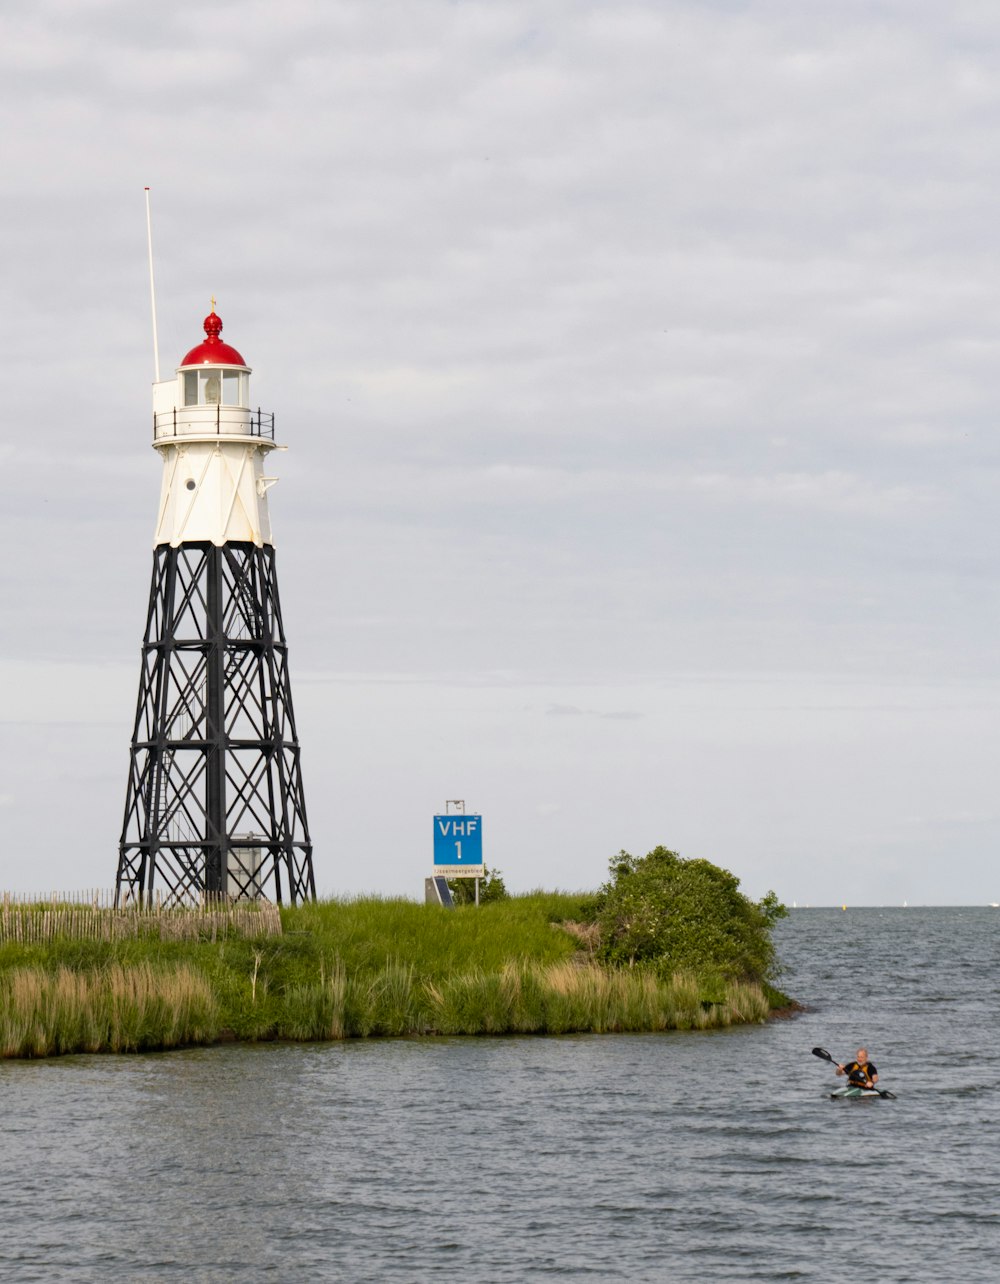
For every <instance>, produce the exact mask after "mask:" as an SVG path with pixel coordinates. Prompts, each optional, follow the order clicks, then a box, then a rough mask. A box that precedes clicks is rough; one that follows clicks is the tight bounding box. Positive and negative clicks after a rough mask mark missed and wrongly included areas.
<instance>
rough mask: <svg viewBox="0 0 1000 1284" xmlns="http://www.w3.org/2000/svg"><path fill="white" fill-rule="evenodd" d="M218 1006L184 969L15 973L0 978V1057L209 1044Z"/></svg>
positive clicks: (200, 978)
mask: <svg viewBox="0 0 1000 1284" xmlns="http://www.w3.org/2000/svg"><path fill="white" fill-rule="evenodd" d="M218 1031H219V1021H218V1004H217V1002H216V999H215V996H214V995H213V993H212V990H211V987H210V986H209V984H208V982H207V981H206V980H205V978H204V977H203V976H201V975H200V974H199V973H198V972H196V971H195V970H194V969H192V968H190V967H184V966H181V967H174V968H163V969H155V968H153V967H151V966H149V965H143V964H140V965H137V966H132V967H128V968H126V967H121V966H118V967H111V968H108V969H106V970H104V971H101V972H97V973H86V972H73V971H71V970H70V969H69V968H59V969H58V970H57V971H56V972H55V973H50V972H44V971H42V970H40V969H37V968H16V969H14V970H12V971H10V972H7V973H5V974H3V975H0V1056H3V1057H44V1056H52V1055H58V1054H60V1053H67V1052H138V1051H141V1050H143V1049H145V1048H175V1047H179V1046H181V1045H182V1044H194V1043H210V1042H212V1041H213V1040H214V1039H215V1038H216V1036H217V1034H218Z"/></svg>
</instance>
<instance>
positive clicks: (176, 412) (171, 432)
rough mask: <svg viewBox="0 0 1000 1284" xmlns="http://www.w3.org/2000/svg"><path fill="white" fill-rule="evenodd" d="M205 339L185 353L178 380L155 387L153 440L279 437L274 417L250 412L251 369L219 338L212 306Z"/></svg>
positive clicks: (217, 318) (218, 323)
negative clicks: (212, 437)
mask: <svg viewBox="0 0 1000 1284" xmlns="http://www.w3.org/2000/svg"><path fill="white" fill-rule="evenodd" d="M204 328H205V338H204V339H203V340H202V341H201V343H199V344H197V345H196V346H195V347H193V348H192V349H191V351H190V352H189V353H188V354H187V355H186V356H185V357H184V359H183V360H182V361H181V363H180V365H179V366H178V367H177V376H176V378H175V379H167V380H164V381H163V382H162V383H157V384H154V385H153V444H154V445H158V444H159V443H160V442H161V441H163V440H167V439H173V438H176V437H179V436H180V437H187V438H191V437H202V436H230V437H232V436H237V437H242V436H250V437H257V438H262V437H263V438H270V439H272V440H273V437H274V420H273V416H271V415H264V414H262V413H261V412H260V411H259V410H258V411H257V412H256V413H252V412H251V410H250V367H249V366H248V365H247V363H246V362H245V361H244V360H243V358H242V356H241V355H240V354H239V353H238V352H237V351H236V349H235V348H234V347H232V346H231V345H230V344H228V343H224V342H223V340H222V339H221V338H220V335H221V333H222V318H221V317H220V316H219V315H218V314H217V313H216V311H215V300H214V299H213V300H212V310H211V312H210V313H209V314H208V316H207V317H206V318H205V321H204Z"/></svg>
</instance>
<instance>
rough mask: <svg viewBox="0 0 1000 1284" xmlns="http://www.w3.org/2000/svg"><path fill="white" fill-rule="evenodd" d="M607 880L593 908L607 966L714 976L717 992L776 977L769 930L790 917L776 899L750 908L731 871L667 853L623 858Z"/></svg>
mask: <svg viewBox="0 0 1000 1284" xmlns="http://www.w3.org/2000/svg"><path fill="white" fill-rule="evenodd" d="M610 873H611V877H610V879H609V880H608V881H607V882H606V883H605V884H604V886H603V887H602V888H601V891H600V893H599V895H598V898H597V904H596V921H597V923H598V925H599V927H600V932H601V938H600V945H599V947H598V957H599V958H600V959H602V960H603V961H604V962H606V963H611V964H615V965H618V966H623V965H626V966H628V965H634V964H637V963H641V964H645V965H648V966H651V967H653V968H654V969H655V970H656V971H657V972H658V973H659V974H660V975H662V976H669V975H670V974H671V973H673V972H676V971H681V970H689V971H690V970H693V971H698V972H702V973H708V974H713V973H714V974H716V975H717V976H718V979H719V985H720V987H721V985H722V984H724V982H726V981H733V980H737V981H756V982H763V981H766V980H768V979H770V978H773V977H774V976H775V974H776V972H777V960H776V957H775V952H774V945H773V942H772V940H771V929H772V927H773V926H774V923H775V922H776V921H777V919H779V918H783V917H784V916H785V915H786V914H787V912H788V911H787V910H786V909H785V907H784V906H783V905H782V904H781V903H780V902H779V901H778V898H777V897H776V896H775V894H774V893H773V892H768V893H767V895H766V896H764V897H763V899H762V900H760V901H752V900H750V899H749V897H747V896H744V895H743V893H742V892H741V891H740V890H739V885H740V883H739V879H738V878H737V877H736V876H735V874H731V873H730V872H729V870H727V869H720V868H719V866H718V865H713V864H712V863H711V862H710V861H707V860H684V859H682V858H681V857H680V856H678V854H677V853H676V852H672V851H668V850H667V848H666V847H656V848H654V849H653V851H651V852H649V853H648V854H647V855H646V856H630V855H629V854H628V852H625V851H622V852H619V853H618V855H617V856H615V857H614V858H613V859H612V861H611V865H610Z"/></svg>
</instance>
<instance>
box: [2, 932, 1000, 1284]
mask: <svg viewBox="0 0 1000 1284" xmlns="http://www.w3.org/2000/svg"><path fill="white" fill-rule="evenodd" d="M779 933H780V945H781V952H782V956H783V958H784V959H785V961H786V963H787V966H788V972H787V974H786V977H785V979H784V984H785V988H786V989H788V990H789V991H790V992H791V993H793V994H794V995H795V996H796V997H797V998H798V999H799V1000H800V1001H802V1002H803V1003H806V1004H807V1005H809V1008H810V1010H809V1011H808V1012H806V1013H805V1014H804V1015H802V1016H800V1017H798V1018H796V1019H794V1020H790V1021H777V1022H773V1023H770V1024H768V1025H766V1026H754V1027H750V1028H740V1029H736V1030H728V1031H721V1032H717V1033H712V1034H670V1035H659V1036H657V1035H638V1036H607V1037H577V1038H562V1039H531V1038H527V1039H481V1040H474V1039H469V1040H458V1039H454V1040H425V1041H416V1040H414V1041H407V1040H397V1041H386V1042H378V1043H362V1042H358V1043H352V1044H338V1045H330V1046H322V1047H320V1046H311V1047H310V1046H304V1047H303V1046H288V1045H281V1046H262V1047H256V1048H254V1047H241V1046H227V1047H219V1048H210V1049H202V1050H196V1051H192V1052H180V1053H170V1054H166V1055H162V1056H149V1057H135V1058H114V1057H72V1058H65V1059H62V1060H57V1061H45V1062H36V1063H31V1062H7V1063H3V1064H0V1091H2V1093H3V1100H4V1103H5V1106H6V1110H5V1124H4V1144H3V1147H2V1152H0V1198H2V1207H3V1217H2V1220H0V1279H3V1280H5V1281H6V1280H11V1281H17V1282H18V1284H21V1282H27V1281H36V1280H45V1281H98V1280H101V1281H103V1280H106V1279H109V1278H113V1279H119V1280H124V1281H151V1280H156V1281H160V1280H164V1281H169V1280H185V1281H188V1282H191V1281H236V1280H239V1281H241V1282H246V1281H254V1280H275V1281H278V1280H280V1281H282V1282H284V1281H296V1282H297V1284H298V1282H299V1281H318V1280H324V1281H326V1280H333V1281H338V1280H345V1281H347V1280H349V1281H366V1280H379V1281H422V1280H431V1279H433V1280H435V1281H437V1280H455V1281H459V1280H461V1281H469V1280H487V1281H531V1280H547V1279H550V1278H564V1279H581V1280H595V1281H599V1280H626V1279H627V1280H650V1281H652V1280H657V1281H687V1280H691V1281H694V1280H698V1281H704V1280H723V1281H729V1280H784V1279H807V1280H808V1279H816V1280H824V1281H839V1280H845V1281H846V1280H856V1279H858V1278H862V1279H864V1280H868V1281H879V1282H880V1284H881V1282H882V1281H897V1280H898V1281H903V1280H932V1279H934V1280H944V1281H949V1282H952V1281H962V1282H963V1284H964V1282H965V1281H969V1282H972V1281H978V1280H984V1281H985V1280H990V1281H993V1280H996V1279H997V1278H998V1277H1000V1265H998V1262H1000V1152H998V1144H997V1143H998V1141H1000V1129H998V1126H997V1107H998V1087H1000V1022H998V1005H997V992H998V981H1000V911H997V910H989V909H927V910H921V909H893V910H848V911H847V912H846V913H844V912H841V911H839V910H837V911H834V910H799V911H796V912H794V913H793V915H792V917H791V919H790V920H789V921H787V922H786V923H783V924H782V925H781V927H780V929H779ZM859 1043H865V1044H867V1046H868V1048H869V1050H870V1053H871V1056H872V1060H873V1061H875V1063H876V1064H877V1065H878V1068H879V1072H880V1076H881V1080H880V1081H881V1084H882V1086H884V1087H888V1088H891V1089H893V1090H894V1091H895V1092H897V1093H898V1094H899V1099H898V1100H897V1101H893V1102H889V1101H881V1100H878V1101H861V1102H833V1101H830V1100H829V1098H828V1096H827V1095H826V1093H827V1092H828V1091H829V1089H830V1088H832V1087H833V1086H835V1084H836V1080H835V1079H834V1076H833V1072H832V1069H831V1067H830V1066H828V1065H826V1064H825V1063H823V1062H821V1061H819V1060H818V1059H817V1058H815V1057H812V1056H811V1055H810V1054H809V1049H810V1048H811V1047H813V1046H814V1045H816V1044H820V1045H822V1046H824V1047H827V1048H829V1049H830V1050H831V1051H832V1052H833V1053H834V1054H835V1055H837V1056H841V1057H846V1056H849V1055H852V1054H853V1052H854V1050H855V1048H856V1047H857V1046H858V1044H859Z"/></svg>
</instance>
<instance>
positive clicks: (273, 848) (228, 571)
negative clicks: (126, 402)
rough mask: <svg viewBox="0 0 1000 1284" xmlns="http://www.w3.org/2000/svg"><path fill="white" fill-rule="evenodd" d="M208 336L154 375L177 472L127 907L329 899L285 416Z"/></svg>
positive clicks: (130, 825)
mask: <svg viewBox="0 0 1000 1284" xmlns="http://www.w3.org/2000/svg"><path fill="white" fill-rule="evenodd" d="M204 329H205V337H204V339H203V340H202V341H201V342H200V343H198V344H197V345H196V346H195V347H193V348H192V349H191V351H190V352H189V353H188V354H187V356H185V357H184V359H183V360H182V361H181V363H180V365H179V366H178V367H177V370H176V377H175V378H173V379H167V380H163V381H162V382H157V383H154V385H153V448H154V449H155V450H156V451H157V453H158V454H159V455H160V457H161V459H162V462H163V481H162V486H161V490H160V502H159V507H158V509H157V514H156V533H155V536H154V539H153V577H152V584H151V587H150V592H149V606H148V610H147V614H146V632H145V636H144V639H143V643H142V668H141V673H140V678H139V700H138V706H137V708H136V715H135V725H134V728H133V733H132V744H131V751H130V761H129V776H128V787H127V791H126V800H125V819H124V823H123V825H122V835H121V844H120V847H119V856H118V875H117V880H116V889H115V890H116V899H117V901H118V902H119V903H121V902H123V901H125V900H127V899H133V900H139V901H145V902H147V903H149V902H152V901H153V900H154V898H155V899H157V900H159V901H160V903H163V904H167V905H170V904H183V903H186V902H190V901H192V900H197V899H200V898H202V897H204V896H206V895H208V896H213V897H220V898H229V899H233V900H256V899H260V898H263V897H267V898H268V899H271V900H274V901H277V902H278V903H279V904H280V903H286V902H290V903H292V904H295V902H296V901H299V900H304V899H310V898H315V895H316V885H315V879H314V876H313V866H312V843H311V842H310V838H309V827H308V824H307V821H306V806H305V796H304V793H303V788H302V772H301V766H300V761H299V757H300V755H299V742H298V735H297V733H296V728H295V715H294V712H293V709H292V690H291V683H290V680H289V672H288V649H287V645H286V641H285V626H284V620H283V618H282V613H281V603H280V600H279V597H278V577H277V570H276V565H275V554H274V544H273V542H272V539H271V521H270V516H269V514H268V504H267V492H268V490H269V488H270V487H271V486H273V485H274V483H275V481H276V480H277V478H276V477H274V476H272V475H270V470H269V465H270V461H271V460H272V459H273V456H274V452H275V451H280V450H284V449H285V447H283V446H279V445H277V443H276V442H275V437H274V415H273V414H265V413H263V412H262V411H261V410H259V409H257V410H252V409H251V400H250V374H251V371H250V367H249V366H248V365H247V364H246V362H245V361H244V360H243V358H242V356H241V355H240V354H239V352H237V350H236V349H235V348H233V347H231V346H230V345H229V344H228V343H226V342H225V341H224V340H223V339H222V337H221V336H222V321H221V319H220V318H219V316H218V315H217V313H216V311H215V300H214V299H213V300H212V310H211V312H210V313H209V315H208V316H207V317H206V318H205V321H204Z"/></svg>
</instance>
